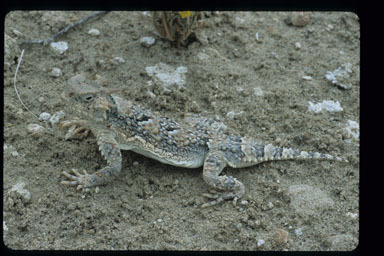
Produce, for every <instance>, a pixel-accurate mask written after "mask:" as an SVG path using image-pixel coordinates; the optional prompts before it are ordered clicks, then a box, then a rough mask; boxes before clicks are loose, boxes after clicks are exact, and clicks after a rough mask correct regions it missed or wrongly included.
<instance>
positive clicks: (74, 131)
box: [60, 120, 91, 140]
mask: <svg viewBox="0 0 384 256" xmlns="http://www.w3.org/2000/svg"><path fill="white" fill-rule="evenodd" d="M60 125H61V127H64V128H67V127H69V129H68V131H67V134H66V135H65V140H70V139H83V138H85V137H87V136H88V134H89V132H90V129H91V128H90V126H89V124H88V121H85V120H66V121H63V122H61V124H60Z"/></svg>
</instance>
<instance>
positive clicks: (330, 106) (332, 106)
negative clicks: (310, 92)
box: [308, 100, 344, 113]
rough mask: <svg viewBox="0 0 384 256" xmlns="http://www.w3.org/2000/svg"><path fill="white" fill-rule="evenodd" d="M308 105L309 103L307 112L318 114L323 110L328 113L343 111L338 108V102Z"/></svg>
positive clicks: (329, 101)
mask: <svg viewBox="0 0 384 256" xmlns="http://www.w3.org/2000/svg"><path fill="white" fill-rule="evenodd" d="M308 103H309V106H308V111H309V112H315V113H320V112H321V111H323V110H325V111H328V112H340V111H343V110H344V109H343V108H342V107H341V106H340V102H338V101H332V100H324V101H323V102H322V103H317V104H313V103H312V102H310V101H309V102H308Z"/></svg>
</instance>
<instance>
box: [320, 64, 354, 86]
mask: <svg viewBox="0 0 384 256" xmlns="http://www.w3.org/2000/svg"><path fill="white" fill-rule="evenodd" d="M351 73H352V64H351V63H346V64H343V65H341V66H340V67H338V68H337V69H335V70H334V71H332V72H331V71H328V72H327V74H325V78H326V79H327V80H328V81H330V82H331V83H332V84H334V85H337V86H338V87H340V88H342V89H345V90H348V89H351V88H352V83H351V82H350V81H349V79H350V76H351Z"/></svg>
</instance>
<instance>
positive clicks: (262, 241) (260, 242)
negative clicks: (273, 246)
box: [257, 239, 265, 246]
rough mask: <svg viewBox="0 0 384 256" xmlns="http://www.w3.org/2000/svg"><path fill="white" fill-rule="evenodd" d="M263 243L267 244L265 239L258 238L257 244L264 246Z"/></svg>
mask: <svg viewBox="0 0 384 256" xmlns="http://www.w3.org/2000/svg"><path fill="white" fill-rule="evenodd" d="M263 244H265V241H264V240H263V239H259V240H257V246H262V245H263Z"/></svg>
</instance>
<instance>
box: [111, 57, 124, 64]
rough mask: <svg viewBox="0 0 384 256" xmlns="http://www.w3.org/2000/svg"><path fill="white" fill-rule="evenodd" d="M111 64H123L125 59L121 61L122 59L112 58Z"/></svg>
mask: <svg viewBox="0 0 384 256" xmlns="http://www.w3.org/2000/svg"><path fill="white" fill-rule="evenodd" d="M112 62H113V63H114V64H119V63H125V59H123V58H122V57H114V58H113V59H112Z"/></svg>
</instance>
